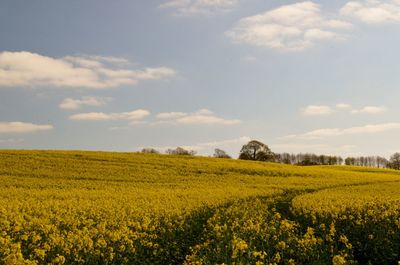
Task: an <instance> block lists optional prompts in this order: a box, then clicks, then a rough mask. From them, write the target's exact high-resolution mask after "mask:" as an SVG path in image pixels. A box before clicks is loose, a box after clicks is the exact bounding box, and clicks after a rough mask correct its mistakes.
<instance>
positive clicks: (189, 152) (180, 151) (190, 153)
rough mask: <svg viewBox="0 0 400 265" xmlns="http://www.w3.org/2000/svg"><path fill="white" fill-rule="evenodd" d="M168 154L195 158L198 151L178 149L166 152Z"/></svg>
mask: <svg viewBox="0 0 400 265" xmlns="http://www.w3.org/2000/svg"><path fill="white" fill-rule="evenodd" d="M166 153H167V154H169V155H188V156H194V155H195V154H196V151H193V150H186V149H184V148H182V147H177V148H176V149H168V150H167V151H166Z"/></svg>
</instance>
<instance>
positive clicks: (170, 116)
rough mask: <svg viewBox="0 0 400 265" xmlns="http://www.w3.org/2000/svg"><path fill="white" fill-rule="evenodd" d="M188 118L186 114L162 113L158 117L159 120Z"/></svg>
mask: <svg viewBox="0 0 400 265" xmlns="http://www.w3.org/2000/svg"><path fill="white" fill-rule="evenodd" d="M185 116H187V113H185V112H162V113H159V114H157V115H156V118H157V119H159V120H174V119H178V118H182V117H185Z"/></svg>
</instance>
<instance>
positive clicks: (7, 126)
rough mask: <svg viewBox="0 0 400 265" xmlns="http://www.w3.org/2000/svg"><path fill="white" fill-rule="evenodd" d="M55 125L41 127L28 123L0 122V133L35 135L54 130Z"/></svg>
mask: <svg viewBox="0 0 400 265" xmlns="http://www.w3.org/2000/svg"><path fill="white" fill-rule="evenodd" d="M53 128H54V127H53V125H47V124H45V125H40V124H34V123H28V122H19V121H14V122H0V133H33V132H39V131H48V130H52V129H53Z"/></svg>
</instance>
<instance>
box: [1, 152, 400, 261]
mask: <svg viewBox="0 0 400 265" xmlns="http://www.w3.org/2000/svg"><path fill="white" fill-rule="evenodd" d="M399 188H400V172H397V171H392V170H380V169H369V168H361V167H345V166H314V167H298V166H289V165H283V164H275V163H263V162H251V161H239V160H229V159H215V158H204V157H192V156H168V155H150V154H137V153H109V152H82V151H8V150H7V151H6V150H4V151H0V232H1V233H0V264H43V263H52V264H63V263H65V264H70V263H76V264H99V263H101V264H105V263H115V264H182V263H186V264H215V263H218V264H221V263H228V264H232V263H236V264H256V263H257V262H259V263H258V264H264V263H266V264H268V263H276V264H295V263H303V264H309V263H315V264H321V263H324V264H326V263H327V262H328V263H331V262H333V263H335V264H345V262H348V261H350V260H354V261H358V262H360V263H365V262H368V261H370V262H373V263H382V264H388V263H394V262H397V260H398V259H399V250H400V248H399V247H400V234H399V226H400V225H399V222H398V221H397V220H400V219H399V217H400V214H399V211H398V206H397V205H398V202H399V199H400V194H399V193H398V190H399ZM29 262H31V263H29Z"/></svg>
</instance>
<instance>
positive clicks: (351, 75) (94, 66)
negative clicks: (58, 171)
mask: <svg viewBox="0 0 400 265" xmlns="http://www.w3.org/2000/svg"><path fill="white" fill-rule="evenodd" d="M399 33H400V1H399V0H390V1H384V0H359V1H358V0H357V1H342V0H337V1H305V2H301V1H282V0H280V1H277V0H159V1H156V0H150V1H139V0H116V1H105V0H85V1H54V0H39V1H23V0H3V1H1V2H0V36H1V37H0V149H64V150H104V151H128V152H129V151H138V150H141V148H144V147H153V148H156V149H158V150H160V151H163V150H166V149H168V148H175V147H177V146H182V147H184V148H187V149H193V150H195V151H197V152H198V154H200V155H212V153H213V150H214V148H220V149H223V150H226V151H227V152H228V153H229V154H230V155H232V156H233V157H237V155H238V153H239V151H240V148H241V146H242V145H243V144H245V143H246V142H247V141H249V140H251V139H257V140H259V141H262V142H264V143H265V144H267V145H268V146H269V147H270V148H271V149H272V151H275V152H289V153H298V152H314V153H318V154H333V155H342V156H350V155H353V156H357V155H383V156H389V155H390V154H392V153H394V152H397V151H400V141H399V137H398V135H399V133H400V104H398V99H399V98H400V89H399V84H400V75H399V70H400V69H399V59H400V49H399V47H400V34H399Z"/></svg>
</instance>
